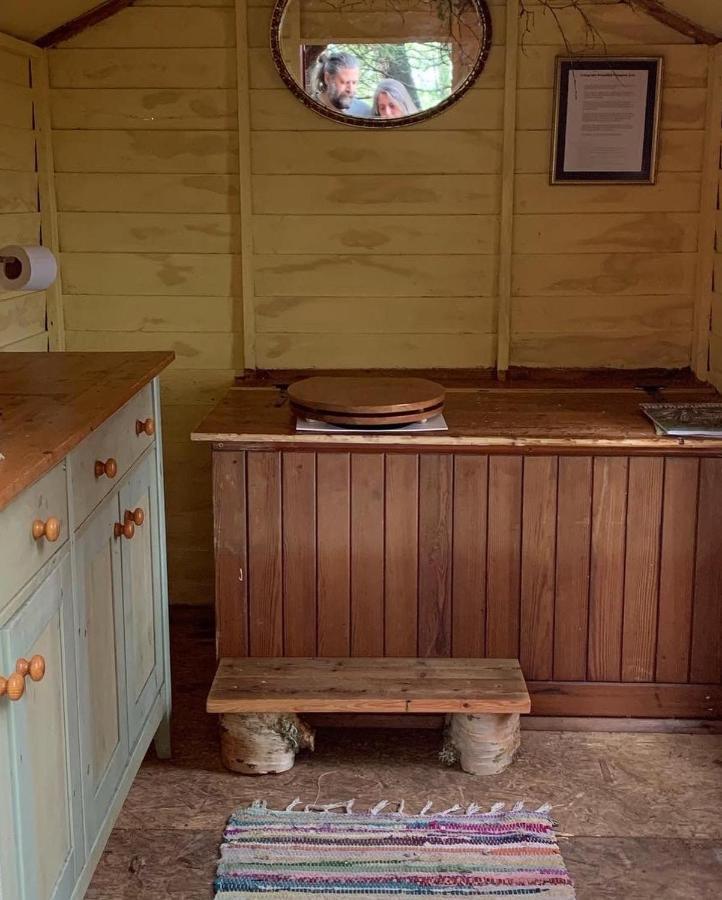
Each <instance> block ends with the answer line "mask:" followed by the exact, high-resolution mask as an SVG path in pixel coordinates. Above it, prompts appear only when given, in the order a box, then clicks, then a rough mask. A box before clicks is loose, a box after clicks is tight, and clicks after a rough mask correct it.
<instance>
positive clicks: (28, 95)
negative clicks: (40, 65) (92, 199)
mask: <svg viewBox="0 0 722 900" xmlns="http://www.w3.org/2000/svg"><path fill="white" fill-rule="evenodd" d="M35 145H36V134H35V130H34V127H33V92H32V90H31V87H30V60H29V59H28V57H27V56H23V55H21V54H19V53H13V52H10V51H9V50H6V49H3V48H0V248H1V247H3V246H6V245H7V244H31V245H32V244H39V243H40V242H41V240H42V238H41V222H40V204H39V199H38V175H37V171H36V158H35ZM46 309H47V304H46V295H45V292H44V291H38V292H35V293H30V294H29V293H24V292H7V291H5V292H3V291H0V349H1V350H47V349H48V331H47V321H46Z"/></svg>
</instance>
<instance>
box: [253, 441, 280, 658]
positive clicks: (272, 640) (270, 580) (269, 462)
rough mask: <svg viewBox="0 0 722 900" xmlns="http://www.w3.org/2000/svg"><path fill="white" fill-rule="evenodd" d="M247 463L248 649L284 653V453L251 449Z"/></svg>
mask: <svg viewBox="0 0 722 900" xmlns="http://www.w3.org/2000/svg"><path fill="white" fill-rule="evenodd" d="M247 467H248V576H249V587H248V609H249V653H250V655H251V656H282V655H283V612H284V610H283V576H282V565H283V550H282V538H281V454H280V453H278V452H276V451H275V450H271V451H266V450H263V451H259V450H256V451H252V452H249V453H248V457H247Z"/></svg>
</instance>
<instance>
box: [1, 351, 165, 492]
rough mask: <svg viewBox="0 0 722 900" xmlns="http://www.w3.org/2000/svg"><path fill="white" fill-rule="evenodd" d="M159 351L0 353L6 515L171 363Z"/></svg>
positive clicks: (2, 482)
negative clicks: (19, 497)
mask: <svg viewBox="0 0 722 900" xmlns="http://www.w3.org/2000/svg"><path fill="white" fill-rule="evenodd" d="M174 356H175V354H173V353H171V352H157V353H0V509H2V508H3V507H4V506H6V505H7V504H8V503H9V502H10V501H11V500H12V499H13V497H15V496H16V495H17V494H19V493H20V491H22V490H23V489H24V488H26V487H28V485H30V484H32V483H33V482H34V481H37V479H38V478H40V477H41V476H42V475H44V474H45V473H46V472H48V471H49V470H50V469H52V467H53V466H54V465H56V464H57V463H58V462H60V460H61V459H62V458H63V457H64V456H66V455H67V454H68V453H69V452H70V451H71V450H72V449H73V447H75V446H76V445H77V444H79V443H80V441H82V440H83V438H85V437H86V436H87V435H88V434H90V432H91V431H93V430H94V429H95V428H97V427H98V426H99V425H100V424H102V423H103V422H104V421H105V420H106V419H107V418H109V417H110V416H111V415H112V414H113V413H114V412H116V410H118V409H120V407H121V406H123V404H124V403H127V402H128V400H130V398H131V397H132V396H133V395H134V394H136V393H137V392H138V391H139V390H140V389H141V388H142V387H143V386H144V385H146V384H147V383H148V382H149V381H151V379H153V378H155V376H156V375H158V374H159V373H160V372H162V371H163V369H164V368H165V367H166V366H167V365H169V363H171V362H172V361H173V358H174Z"/></svg>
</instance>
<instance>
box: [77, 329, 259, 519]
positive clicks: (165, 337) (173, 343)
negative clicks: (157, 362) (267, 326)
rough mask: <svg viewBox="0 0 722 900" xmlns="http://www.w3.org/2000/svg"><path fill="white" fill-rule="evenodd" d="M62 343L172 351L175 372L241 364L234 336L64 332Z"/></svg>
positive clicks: (79, 347)
mask: <svg viewBox="0 0 722 900" xmlns="http://www.w3.org/2000/svg"><path fill="white" fill-rule="evenodd" d="M65 343H66V349H67V350H77V351H83V352H85V351H93V352H97V351H108V352H117V351H122V352H126V351H131V350H172V351H173V352H174V353H175V355H176V359H175V362H174V363H173V365H174V366H175V367H177V368H179V369H218V368H219V367H220V368H228V369H236V370H238V369H240V368H242V365H243V362H242V360H243V339H242V337H241V336H240V335H237V334H191V333H180V334H176V333H165V332H164V333H149V332H138V331H70V330H68V331H67V332H66V335H65ZM186 437H187V435H186ZM209 502H210V501H209Z"/></svg>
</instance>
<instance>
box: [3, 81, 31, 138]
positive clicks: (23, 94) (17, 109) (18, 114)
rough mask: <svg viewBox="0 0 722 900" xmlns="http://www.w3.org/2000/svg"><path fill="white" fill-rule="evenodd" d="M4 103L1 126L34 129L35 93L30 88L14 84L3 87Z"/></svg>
mask: <svg viewBox="0 0 722 900" xmlns="http://www.w3.org/2000/svg"><path fill="white" fill-rule="evenodd" d="M2 98H3V102H2V103H0V125H8V126H9V127H10V128H25V129H29V130H32V127H33V92H32V91H31V90H30V88H26V87H16V86H15V85H12V84H4V85H3V86H2Z"/></svg>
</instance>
